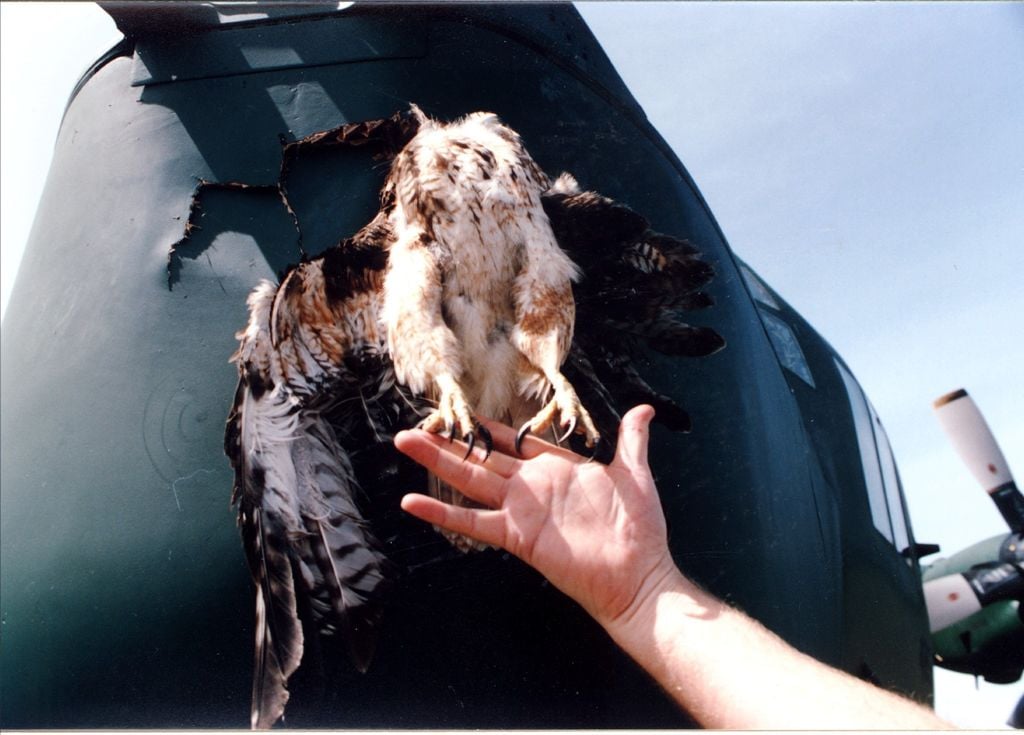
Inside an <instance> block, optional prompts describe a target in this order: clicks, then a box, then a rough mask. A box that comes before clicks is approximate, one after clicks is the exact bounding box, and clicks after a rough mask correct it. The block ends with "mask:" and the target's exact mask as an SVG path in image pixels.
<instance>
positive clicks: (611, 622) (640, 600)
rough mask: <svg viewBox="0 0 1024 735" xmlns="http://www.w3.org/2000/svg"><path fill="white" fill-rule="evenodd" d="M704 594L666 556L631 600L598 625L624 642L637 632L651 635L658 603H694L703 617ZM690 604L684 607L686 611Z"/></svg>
mask: <svg viewBox="0 0 1024 735" xmlns="http://www.w3.org/2000/svg"><path fill="white" fill-rule="evenodd" d="M704 596H705V595H704V593H703V592H701V590H700V589H699V588H698V587H697V586H696V585H695V584H694V583H693V582H691V581H690V580H689V579H687V578H686V577H684V576H683V573H682V572H681V571H680V570H679V568H678V567H677V566H676V565H675V563H674V562H673V561H672V559H671V557H669V556H668V555H666V556H665V557H664V558H663V559H662V560H661V561H660V562H659V563H658V564H657V565H655V566H654V567H653V568H652V569H651V571H650V572H648V573H647V574H646V575H645V576H644V578H643V580H642V581H641V583H640V585H639V586H638V587H637V590H636V592H635V594H634V595H633V598H632V600H630V602H629V604H628V605H626V607H625V608H623V609H622V610H620V611H618V612H617V613H615V614H609V615H606V616H603V617H601V616H598V622H599V623H601V625H602V627H604V629H605V630H606V631H607V632H608V633H609V634H610V635H611V636H612V637H613V638H615V639H616V640H620V642H625V641H626V640H629V639H630V638H634V637H635V636H636V634H637V633H640V634H643V635H649V634H650V631H651V629H652V626H653V625H654V622H655V620H656V619H657V614H658V606H659V602H662V601H663V600H665V599H666V598H670V597H671V598H678V599H681V600H682V601H683V602H684V603H688V602H691V601H692V609H693V611H694V612H695V614H701V610H702V608H703V601H702V599H701V598H703V597H704ZM689 607H691V605H688V604H684V608H689Z"/></svg>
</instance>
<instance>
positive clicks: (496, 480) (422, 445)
mask: <svg viewBox="0 0 1024 735" xmlns="http://www.w3.org/2000/svg"><path fill="white" fill-rule="evenodd" d="M395 447H396V448H397V449H398V451H400V452H402V453H403V454H405V455H407V456H408V457H409V458H411V459H413V460H415V461H416V462H419V463H420V464H421V465H423V466H424V467H426V468H427V469H428V470H429V471H430V472H432V473H433V474H435V475H437V477H438V478H440V479H441V480H443V481H444V482H446V483H448V484H449V485H451V486H453V487H456V488H458V489H459V490H460V491H462V493H463V494H464V495H466V496H467V497H470V498H472V499H473V500H476V501H477V502H480V503H483V504H484V505H489V506H492V507H498V506H500V505H501V503H502V501H503V500H504V499H505V492H506V489H505V477H504V476H502V475H501V474H498V473H497V472H494V471H492V470H491V469H489V468H487V467H483V466H481V465H480V464H477V463H476V462H475V461H471V460H468V459H464V457H465V445H464V444H462V443H461V442H450V441H448V440H447V439H444V438H443V437H441V436H438V435H437V434H430V433H428V432H426V431H421V430H419V429H415V430H412V431H400V432H398V434H396V435H395ZM492 459H495V460H496V458H494V457H489V458H488V460H487V461H488V463H490V462H491V460H492ZM505 459H506V460H510V459H511V458H508V457H506V458H505Z"/></svg>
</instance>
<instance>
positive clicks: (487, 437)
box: [476, 424, 494, 462]
mask: <svg viewBox="0 0 1024 735" xmlns="http://www.w3.org/2000/svg"><path fill="white" fill-rule="evenodd" d="M476 430H477V431H478V432H479V433H480V440H481V441H483V443H484V450H485V451H484V460H483V461H484V462H486V461H487V458H488V457H490V456H491V451H492V450H493V449H494V439H493V438H491V432H490V431H488V430H487V429H486V428H485V427H484V425H483V424H477V425H476Z"/></svg>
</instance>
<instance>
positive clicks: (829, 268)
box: [0, 2, 1024, 728]
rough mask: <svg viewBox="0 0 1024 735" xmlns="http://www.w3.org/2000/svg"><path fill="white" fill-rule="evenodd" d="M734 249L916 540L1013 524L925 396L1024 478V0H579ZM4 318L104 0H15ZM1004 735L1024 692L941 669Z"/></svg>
mask: <svg viewBox="0 0 1024 735" xmlns="http://www.w3.org/2000/svg"><path fill="white" fill-rule="evenodd" d="M578 7H579V9H580V12H581V13H582V15H583V17H584V19H585V20H586V21H587V22H588V24H590V26H591V29H592V30H593V31H594V33H595V35H596V36H597V37H598V40H599V41H601V43H602V45H603V46H604V48H605V51H606V52H607V53H608V55H609V57H610V58H611V60H612V62H613V63H614V64H615V65H616V68H617V69H618V70H619V73H620V74H621V75H622V77H623V79H624V80H625V81H626V83H627V85H628V86H629V88H630V90H631V91H632V92H633V94H634V95H635V96H636V98H637V100H638V101H639V102H640V104H641V106H642V107H643V108H644V110H645V111H646V112H647V115H648V117H649V118H650V120H651V121H652V123H653V124H654V126H655V128H657V129H658V131H659V132H660V133H661V134H662V136H663V137H664V138H665V139H666V140H667V141H668V143H669V144H670V145H671V146H672V148H673V149H674V150H675V152H676V153H677V154H678V156H679V157H680V159H681V160H682V161H683V163H684V165H685V166H686V167H687V169H688V170H689V172H690V174H691V175H692V176H693V178H694V180H695V181H696V183H697V185H698V187H699V188H700V189H701V191H702V193H703V194H704V197H705V199H706V200H707V202H708V204H709V206H710V208H711V210H712V212H713V213H714V215H715V217H716V219H717V220H718V222H719V224H720V226H721V228H722V230H723V231H724V232H725V235H726V237H727V238H728V240H729V243H730V245H731V247H732V248H733V250H734V251H735V252H736V253H737V254H738V255H739V256H740V257H741V258H743V259H744V260H746V261H747V262H748V263H749V264H750V265H751V266H752V267H753V268H754V270H756V271H757V272H758V273H759V274H760V275H761V276H762V278H764V280H765V281H767V282H768V283H769V284H770V285H771V286H772V287H773V288H774V289H775V290H776V291H778V292H779V293H780V294H781V295H782V296H783V297H784V298H785V299H786V300H787V301H789V302H790V304H792V305H793V306H794V307H795V308H797V309H798V310H799V311H800V312H801V313H802V314H803V315H804V317H806V318H807V319H808V321H810V322H811V324H813V325H814V326H815V327H816V328H817V329H818V331H819V332H820V333H821V334H822V335H823V336H824V337H825V338H826V339H827V340H828V341H829V342H830V343H831V344H832V346H833V347H834V348H835V349H836V350H837V351H838V352H839V353H840V354H841V355H842V356H843V358H844V359H845V360H846V362H847V363H848V364H849V365H850V367H851V369H852V370H853V372H854V374H855V375H856V376H857V378H858V380H859V381H860V382H861V384H862V386H863V387H864V389H865V392H866V393H867V395H868V397H869V398H870V400H871V402H872V403H873V405H874V406H875V409H876V410H877V412H878V414H879V416H880V417H881V419H882V422H883V423H884V425H885V427H886V431H887V433H888V435H889V439H890V441H891V443H892V446H893V450H894V452H895V455H896V459H897V463H898V465H899V469H900V474H901V479H902V482H903V486H904V492H905V493H906V497H907V502H908V505H909V508H910V513H911V518H912V523H913V528H914V532H915V535H916V537H917V539H918V541H922V542H934V543H939V544H940V545H941V546H942V548H943V553H944V554H947V555H948V554H951V553H954V552H956V551H958V550H960V549H962V548H964V547H966V546H968V545H970V544H972V543H974V542H976V541H979V540H981V539H984V538H988V537H990V536H994V535H997V534H1002V533H1005V532H1006V526H1005V524H1004V523H1003V521H1002V519H1001V517H1000V516H999V515H998V513H997V512H996V511H995V509H994V506H992V504H991V503H990V502H989V501H988V500H987V499H986V497H985V496H984V494H983V492H982V491H981V489H980V488H979V487H978V486H977V485H976V483H975V481H974V480H973V478H972V477H971V475H970V474H969V473H968V471H967V470H966V469H965V468H964V467H963V466H962V465H961V463H960V461H959V459H958V458H957V456H956V455H955V453H954V452H953V450H952V448H951V446H950V444H949V442H948V441H947V439H946V437H945V436H944V435H943V434H942V432H941V430H940V428H939V425H938V422H937V421H936V420H935V417H934V416H933V412H932V408H931V403H932V401H933V400H934V399H935V398H937V397H938V396H940V395H942V394H944V393H947V392H949V391H951V390H954V389H956V388H960V387H963V388H966V389H967V390H968V391H969V392H970V393H971V395H972V396H973V397H974V399H975V401H976V403H977V404H978V406H979V407H980V409H981V411H982V412H983V413H984V415H985V417H986V419H987V420H988V423H989V425H990V427H991V428H992V430H993V433H994V434H995V436H996V438H997V440H998V441H999V443H1000V444H1001V446H1002V449H1003V452H1004V453H1005V455H1006V459H1007V461H1008V463H1009V466H1010V468H1011V471H1012V470H1016V471H1018V472H1024V377H1022V376H1024V367H1022V366H1024V289H1022V288H1021V280H1022V278H1024V142H1022V141H1024V4H1021V3H993V4H989V3H938V4H933V3H905V4H890V3H772V4H747V3H719V4H711V3H630V4H625V3H613V2H608V3H584V4H581V5H578ZM0 34H2V37H0V53H2V63H0V74H2V78H0V95H2V100H0V114H2V122H0V133H2V141H0V171H2V185H0V199H2V201H0V213H2V216H0V227H2V231H0V310H2V309H5V308H6V304H7V300H8V298H9V296H10V289H11V286H12V284H13V281H14V276H15V273H16V270H17V264H18V262H19V259H20V257H21V250H22V248H23V246H24V243H25V241H26V240H27V238H28V234H29V230H30V228H31V224H32V218H33V216H34V212H35V208H36V203H37V200H38V198H39V195H40V193H41V191H42V187H43V184H44V182H45V177H46V172H47V169H48V166H49V160H50V156H51V153H52V149H53V144H54V141H55V139H56V134H57V129H58V126H59V124H60V118H61V114H62V112H63V108H64V105H65V103H66V101H67V97H68V95H69V93H70V91H71V89H72V87H73V86H74V84H75V82H76V81H77V80H78V78H79V76H80V75H81V73H82V72H83V71H84V70H85V69H86V68H87V67H88V66H89V64H90V63H91V62H92V61H93V60H94V59H95V58H96V57H97V56H99V55H100V54H101V53H102V52H103V51H105V50H106V49H107V48H109V47H110V46H111V45H113V43H114V42H116V41H117V40H118V38H119V34H118V33H117V31H116V29H115V28H114V25H113V22H112V21H111V20H110V19H109V17H107V16H106V14H105V13H103V11H101V10H100V9H99V8H98V7H97V6H95V5H93V4H91V3H88V4H87V3H80V4H79V3H74V4H72V3H32V4H26V3H9V2H4V3H0ZM935 684H936V710H937V712H938V713H939V715H940V716H943V717H945V718H947V719H948V720H950V721H951V722H953V723H955V724H958V725H961V726H967V727H985V728H996V727H1001V726H1002V725H1003V724H1004V722H1005V720H1006V718H1007V717H1008V715H1009V713H1010V711H1011V710H1012V708H1013V705H1014V704H1015V703H1016V701H1017V698H1018V697H1019V696H1020V695H1021V693H1022V692H1024V684H1022V683H1021V682H1018V683H1016V684H1013V685H1008V686H1005V685H1004V686H995V685H989V684H986V683H984V682H981V683H980V684H979V685H978V687H977V688H976V687H975V682H974V680H973V679H972V678H971V677H968V676H964V675H961V674H952V673H950V672H946V671H942V670H940V669H936V674H935Z"/></svg>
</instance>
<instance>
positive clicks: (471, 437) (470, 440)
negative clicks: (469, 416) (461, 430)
mask: <svg viewBox="0 0 1024 735" xmlns="http://www.w3.org/2000/svg"><path fill="white" fill-rule="evenodd" d="M462 441H464V442H466V455H465V456H464V457H463V458H462V461H463V462H465V461H466V460H467V459H469V455H471V454H472V453H473V444H475V443H476V434H474V433H473V432H472V431H471V432H469V433H468V434H466V435H465V436H464V437H462Z"/></svg>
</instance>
